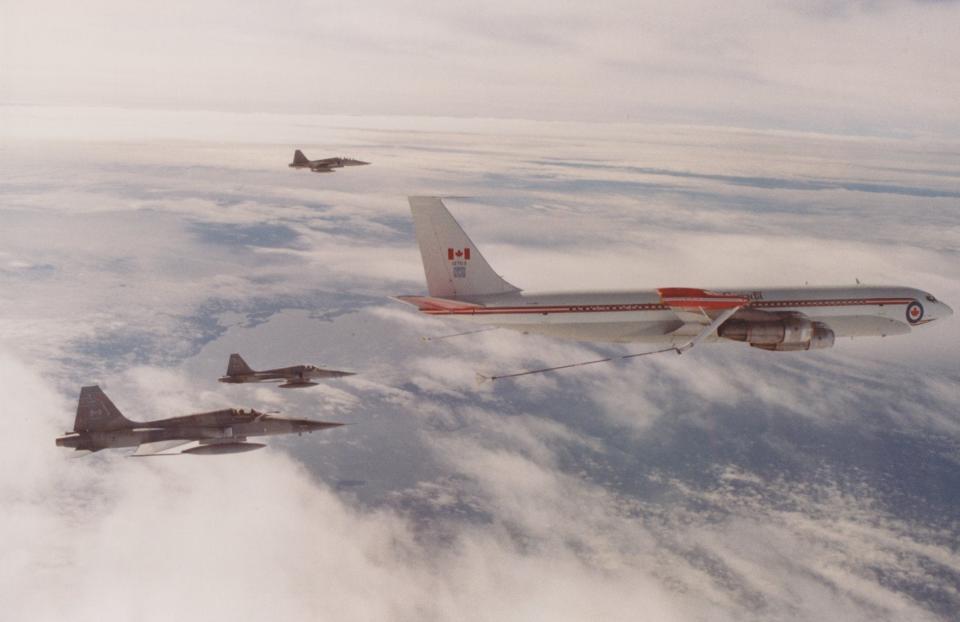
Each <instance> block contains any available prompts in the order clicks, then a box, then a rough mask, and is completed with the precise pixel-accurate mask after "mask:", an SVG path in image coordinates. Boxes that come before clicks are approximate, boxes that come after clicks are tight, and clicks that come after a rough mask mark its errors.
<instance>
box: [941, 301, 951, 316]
mask: <svg viewBox="0 0 960 622" xmlns="http://www.w3.org/2000/svg"><path fill="white" fill-rule="evenodd" d="M940 306H941V307H943V308H942V309H940V315H941V316H943V317H950V316H951V315H953V309H951V308H950V305H948V304H947V303H945V302H941V303H940Z"/></svg>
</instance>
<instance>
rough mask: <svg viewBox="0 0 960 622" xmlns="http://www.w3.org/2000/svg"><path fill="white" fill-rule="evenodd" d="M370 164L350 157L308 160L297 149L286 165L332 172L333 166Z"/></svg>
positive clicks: (316, 171)
mask: <svg viewBox="0 0 960 622" xmlns="http://www.w3.org/2000/svg"><path fill="white" fill-rule="evenodd" d="M367 164H370V163H369V162H363V161H361V160H351V159H350V158H324V159H322V160H308V159H307V156H305V155H303V152H302V151H300V150H299V149H297V150H296V151H294V152H293V162H291V163H290V164H289V165H288V166H289V167H290V168H308V169H310V170H311V171H313V172H314V173H333V172H334V171H333V169H335V168H343V167H344V166H364V165H367Z"/></svg>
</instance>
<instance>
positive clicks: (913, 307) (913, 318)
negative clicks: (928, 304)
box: [907, 300, 923, 324]
mask: <svg viewBox="0 0 960 622" xmlns="http://www.w3.org/2000/svg"><path fill="white" fill-rule="evenodd" d="M922 319H923V305H922V304H920V303H919V302H917V301H916V300H914V301H913V302H911V303H910V304H908V305H907V321H908V322H910V323H911V324H916V323H917V322H919V321H920V320H922Z"/></svg>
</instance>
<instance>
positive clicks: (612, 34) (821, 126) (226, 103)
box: [0, 0, 960, 136]
mask: <svg viewBox="0 0 960 622" xmlns="http://www.w3.org/2000/svg"><path fill="white" fill-rule="evenodd" d="M0 14H2V19H0V58H2V61H0V103H28V104H42V105H49V104H57V105H97V106H102V105H113V106H124V107H144V108H164V109H184V108H186V109H213V110H230V111H272V112H301V113H323V114H363V115H371V114H376V115H423V116H456V117H497V118H504V117H509V118H525V119H536V120H580V121H615V122H622V121H634V122H683V123H697V124H704V123H709V124H714V125H735V126H747V127H764V128H790V129H803V130H819V131H829V132H840V133H869V134H883V135H897V134H902V133H919V134H930V135H936V134H942V133H947V134H951V135H953V136H956V134H957V130H956V122H955V121H956V117H957V113H958V111H960V109H958V105H957V102H958V101H960V63H957V62H956V59H957V58H960V38H958V37H957V36H956V24H957V23H958V22H960V3H957V2H916V1H896V0H875V1H866V0H865V1H860V2H844V1H834V0H821V1H817V2H801V3H797V2H765V1H740V0H738V1H734V2H722V3H716V2H689V1H684V2H659V1H636V0H606V1H604V2H599V3H597V2H594V3H584V2H541V1H519V2H518V1H513V0H511V1H509V2H484V3H477V2H446V1H431V0H418V1H412V0H402V1H393V0H389V1H378V2H363V3H356V2H326V1H306V0H283V1H280V2H271V3H269V4H264V3H262V2H250V1H246V0H239V1H234V0H231V1H226V0H223V1H221V0H217V1H214V2H200V3H198V2H189V1H179V0H174V1H170V2H140V1H134V2H129V1H119V0H95V1H93V2H83V3H75V2H67V1H59V0H54V1H52V2H43V3H27V2H17V1H15V0H3V2H0Z"/></svg>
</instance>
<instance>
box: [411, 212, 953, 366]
mask: <svg viewBox="0 0 960 622" xmlns="http://www.w3.org/2000/svg"><path fill="white" fill-rule="evenodd" d="M409 200H410V209H411V211H412V212H413V223H414V227H415V229H416V235H417V242H418V243H419V244H420V254H421V255H422V257H423V268H424V272H425V273H426V276H427V290H428V291H429V293H430V295H429V296H399V297H398V300H402V301H403V302H407V303H409V304H412V305H415V306H416V307H418V308H419V310H420V311H421V312H423V313H426V314H428V315H435V316H441V317H454V318H462V319H465V320H472V321H475V322H479V323H482V324H487V325H491V326H497V327H500V328H506V329H512V330H519V331H523V332H525V333H539V334H543V335H549V336H553V337H563V338H568V339H575V340H579V341H593V342H611V343H628V342H645V343H651V344H659V345H660V346H661V347H663V346H666V347H667V348H668V349H670V350H675V351H677V352H678V353H680V352H683V351H685V350H687V349H689V348H692V347H693V346H695V345H696V344H698V343H700V342H724V341H726V342H729V341H739V342H745V343H748V344H750V345H751V346H753V347H755V348H761V349H764V350H771V351H776V352H788V351H797V350H815V349H821V348H829V347H831V346H833V342H834V339H835V338H837V337H881V336H887V335H900V334H906V333H909V332H910V331H911V330H912V329H913V328H915V327H918V326H922V325H926V324H929V323H930V322H932V321H934V320H936V319H939V318H944V317H948V316H950V315H952V314H953V311H952V310H951V309H950V307H949V306H947V305H946V304H944V303H943V302H940V301H939V300H937V299H936V298H935V297H934V296H933V295H932V294H929V293H927V292H925V291H921V290H919V289H914V288H910V287H886V286H858V287H804V288H786V287H781V288H756V287H750V288H733V289H722V290H715V289H700V288H692V287H661V288H659V289H655V290H633V291H609V292H603V291H571V292H550V293H539V292H537V293H535V292H525V291H521V290H520V289H519V288H517V287H514V286H513V285H511V284H510V283H508V282H507V281H505V280H504V279H503V278H501V277H500V276H499V275H498V274H497V273H496V272H494V271H493V269H492V268H491V267H490V265H489V264H488V263H487V262H486V260H484V258H483V255H481V254H480V251H479V250H478V249H477V247H476V245H475V244H474V243H473V242H472V241H470V238H469V237H467V234H466V233H465V232H464V231H463V229H462V228H461V227H460V225H459V224H458V223H457V221H456V220H454V218H453V216H452V215H451V214H450V212H449V211H447V208H446V207H445V206H444V205H443V202H442V201H441V200H440V199H439V198H436V197H410V199H409Z"/></svg>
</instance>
